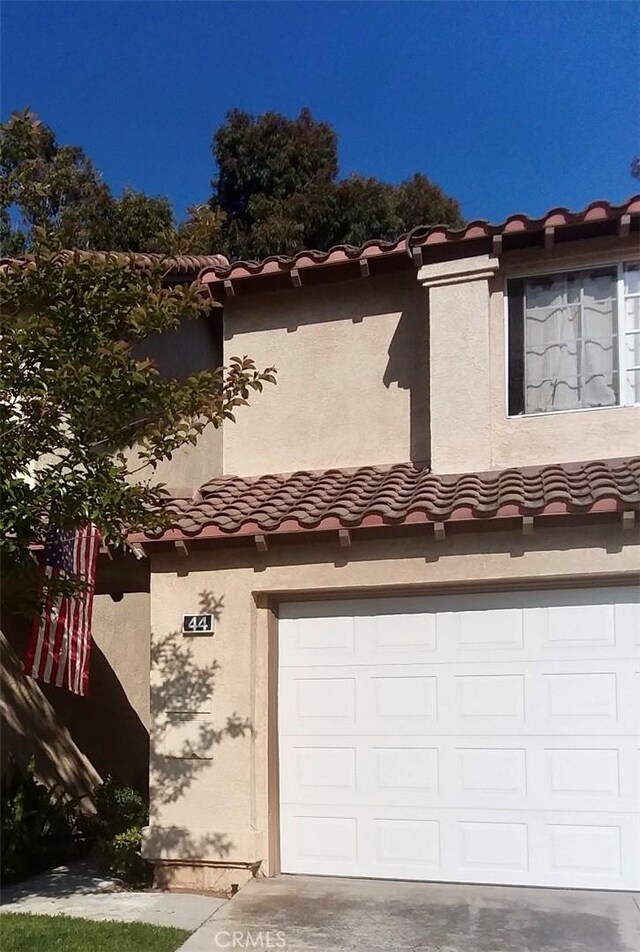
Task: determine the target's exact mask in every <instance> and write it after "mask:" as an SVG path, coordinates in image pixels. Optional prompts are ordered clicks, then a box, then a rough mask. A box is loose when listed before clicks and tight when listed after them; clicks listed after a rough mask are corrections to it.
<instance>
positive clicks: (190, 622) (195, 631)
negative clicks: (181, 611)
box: [182, 615, 213, 635]
mask: <svg viewBox="0 0 640 952" xmlns="http://www.w3.org/2000/svg"><path fill="white" fill-rule="evenodd" d="M182 633H183V634H184V635H212V634H213V615H183V616H182Z"/></svg>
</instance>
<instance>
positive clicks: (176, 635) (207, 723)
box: [145, 592, 253, 859]
mask: <svg viewBox="0 0 640 952" xmlns="http://www.w3.org/2000/svg"><path fill="white" fill-rule="evenodd" d="M223 607H224V605H223V599H222V598H216V597H215V596H214V595H213V594H212V593H211V592H201V593H200V605H199V610H200V614H205V613H210V614H213V616H214V619H215V621H218V620H219V619H220V617H221V614H222V611H223ZM211 644H212V642H211V639H210V638H207V637H199V636H185V635H184V634H183V633H182V632H179V631H171V632H169V633H168V634H166V635H164V636H161V637H158V636H155V637H154V636H153V635H152V639H151V670H152V676H151V719H152V734H153V744H152V751H151V789H150V794H151V827H150V829H149V831H148V832H147V834H146V837H145V854H146V855H147V856H149V857H156V858H161V857H163V856H169V857H171V856H176V855H180V856H182V857H193V858H201V857H203V856H206V857H209V858H211V857H217V858H220V859H224V858H225V857H226V856H227V855H228V854H229V852H230V851H231V849H232V848H233V844H232V843H231V841H230V840H229V839H228V838H227V837H226V836H225V835H224V834H222V833H216V832H211V831H207V832H204V831H203V832H202V833H201V834H199V833H198V832H197V831H191V830H189V829H188V828H187V827H188V825H189V823H188V820H187V821H186V822H185V825H184V826H171V827H165V826H162V825H161V824H162V818H161V816H159V812H160V811H161V808H162V807H163V806H166V805H168V804H171V803H176V802H177V801H179V800H180V798H181V797H182V796H183V795H184V794H185V792H186V790H187V789H188V788H189V786H190V785H191V784H192V783H193V782H194V780H196V778H198V777H199V776H201V775H202V774H203V773H206V772H207V771H210V770H215V765H214V763H213V757H214V750H215V748H216V746H218V745H219V744H221V743H223V742H224V741H226V740H233V739H237V738H244V737H247V736H251V735H252V733H253V727H252V725H251V722H250V720H249V718H248V717H246V716H244V715H242V714H239V713H238V712H237V711H233V712H232V713H230V714H228V715H227V716H226V718H224V720H222V722H218V723H216V722H215V721H213V720H212V717H211V714H212V702H213V696H214V694H215V691H216V681H217V679H218V677H219V675H220V670H221V668H220V664H219V662H218V661H217V660H216V659H215V658H213V657H212V656H211ZM154 821H155V822H158V821H160V826H159V828H155V829H154V825H153V824H154Z"/></svg>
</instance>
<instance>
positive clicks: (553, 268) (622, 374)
mask: <svg viewBox="0 0 640 952" xmlns="http://www.w3.org/2000/svg"><path fill="white" fill-rule="evenodd" d="M629 264H640V255H632V256H630V257H626V256H625V258H624V259H622V260H620V259H619V258H618V259H616V260H613V261H607V260H606V259H605V260H604V261H595V262H591V263H590V264H580V265H575V266H571V265H566V266H564V267H562V265H561V266H560V267H558V265H557V264H554V265H551V264H550V265H549V266H547V267H543V268H540V269H537V270H535V271H528V272H525V273H523V272H520V271H517V272H516V271H514V272H512V273H508V274H506V275H505V287H504V355H505V362H504V364H505V368H504V369H505V374H504V400H505V410H506V417H507V419H508V420H525V419H526V420H531V419H534V418H535V417H548V416H556V415H557V414H560V413H562V414H565V413H594V412H599V411H600V410H619V409H620V408H621V407H638V406H640V398H638V399H636V400H633V399H631V387H630V385H629V382H628V381H627V373H628V372H629V371H633V370H638V371H640V366H634V367H630V366H629V367H628V366H627V365H626V359H625V343H626V339H627V335H628V334H634V335H635V334H638V335H640V328H638V329H637V330H636V329H632V328H631V326H628V325H627V309H626V307H625V303H626V300H627V298H630V299H633V298H640V293H638V294H625V288H624V269H625V266H626V265H629ZM594 268H616V270H617V282H616V322H617V323H616V330H617V335H618V368H619V372H618V402H617V403H613V404H609V405H608V406H603V407H575V408H574V409H567V410H545V411H544V412H538V413H513V414H511V413H509V364H510V353H509V282H510V281H527V280H528V279H530V278H541V277H543V276H544V275H545V274H549V275H552V274H567V273H568V272H576V271H593V269H594ZM523 383H524V381H523Z"/></svg>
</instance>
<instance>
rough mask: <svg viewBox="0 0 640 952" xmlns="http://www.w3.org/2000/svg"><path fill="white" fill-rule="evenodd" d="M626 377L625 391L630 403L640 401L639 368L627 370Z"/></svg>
mask: <svg viewBox="0 0 640 952" xmlns="http://www.w3.org/2000/svg"><path fill="white" fill-rule="evenodd" d="M626 377H627V388H628V390H627V392H628V394H629V400H630V401H631V403H640V370H629V371H627V374H626Z"/></svg>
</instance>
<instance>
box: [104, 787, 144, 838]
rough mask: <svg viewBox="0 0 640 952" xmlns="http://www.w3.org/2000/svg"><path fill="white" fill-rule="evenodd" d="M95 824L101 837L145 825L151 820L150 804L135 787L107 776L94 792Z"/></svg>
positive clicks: (107, 836) (109, 836)
mask: <svg viewBox="0 0 640 952" xmlns="http://www.w3.org/2000/svg"><path fill="white" fill-rule="evenodd" d="M94 802H95V806H96V817H95V826H96V833H97V835H98V836H99V837H100V838H111V837H113V836H116V835H117V834H118V833H124V832H125V831H126V830H128V829H130V828H131V827H132V826H139V827H142V826H145V825H146V824H147V822H148V820H149V804H148V803H147V801H146V800H145V799H144V797H142V796H141V795H140V794H139V793H138V791H137V790H134V789H133V787H127V786H125V784H120V783H116V781H115V780H114V779H113V778H112V777H107V779H106V780H105V781H104V783H102V784H100V786H99V787H98V788H97V789H96V790H95V792H94Z"/></svg>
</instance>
